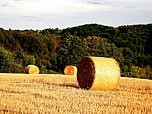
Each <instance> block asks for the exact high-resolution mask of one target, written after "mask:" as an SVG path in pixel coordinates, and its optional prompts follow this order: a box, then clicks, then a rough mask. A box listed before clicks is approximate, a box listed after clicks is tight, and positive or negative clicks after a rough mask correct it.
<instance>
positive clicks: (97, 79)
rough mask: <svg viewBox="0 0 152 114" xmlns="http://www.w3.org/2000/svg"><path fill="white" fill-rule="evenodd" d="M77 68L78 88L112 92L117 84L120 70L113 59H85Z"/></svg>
mask: <svg viewBox="0 0 152 114" xmlns="http://www.w3.org/2000/svg"><path fill="white" fill-rule="evenodd" d="M77 68H78V73H77V80H78V84H79V86H80V88H83V89H92V90H113V89H116V88H117V86H118V84H119V78H120V68H119V65H118V63H117V61H116V60H115V59H113V58H105V57H85V58H84V59H82V60H81V62H80V63H79V65H78V67H77Z"/></svg>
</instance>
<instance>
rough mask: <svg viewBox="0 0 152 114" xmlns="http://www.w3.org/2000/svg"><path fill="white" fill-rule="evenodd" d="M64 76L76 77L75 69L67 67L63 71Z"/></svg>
mask: <svg viewBox="0 0 152 114" xmlns="http://www.w3.org/2000/svg"><path fill="white" fill-rule="evenodd" d="M64 74H65V75H77V67H75V66H72V65H68V66H66V67H65V69H64Z"/></svg>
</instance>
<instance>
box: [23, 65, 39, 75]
mask: <svg viewBox="0 0 152 114" xmlns="http://www.w3.org/2000/svg"><path fill="white" fill-rule="evenodd" d="M25 73H26V74H39V73H40V70H39V68H38V67H37V66H35V65H28V66H27V67H26V68H25Z"/></svg>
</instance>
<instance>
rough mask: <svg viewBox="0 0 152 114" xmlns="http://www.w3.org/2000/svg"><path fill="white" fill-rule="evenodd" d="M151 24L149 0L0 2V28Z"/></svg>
mask: <svg viewBox="0 0 152 114" xmlns="http://www.w3.org/2000/svg"><path fill="white" fill-rule="evenodd" d="M94 23H96V24H101V25H106V26H113V27H118V26H122V25H135V24H149V23H152V0H0V28H4V29H9V28H10V29H22V30H23V29H35V30H37V29H39V30H42V29H46V28H59V29H64V28H68V27H74V26H79V25H84V24H94Z"/></svg>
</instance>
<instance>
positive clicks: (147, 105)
mask: <svg viewBox="0 0 152 114" xmlns="http://www.w3.org/2000/svg"><path fill="white" fill-rule="evenodd" d="M151 107H152V81H151V80H141V79H133V78H121V79H120V85H119V87H118V88H117V89H116V90H106V91H101V90H82V89H80V88H78V83H77V80H76V77H75V76H68V75H53V74H50V75H49V74H47V75H45V74H0V114H3V113H5V114H14V113H15V114H21V113H22V114H24V113H26V114H38V113H40V114H43V113H44V114H45V113H49V114H99V113H100V114H152V108H151Z"/></svg>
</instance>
